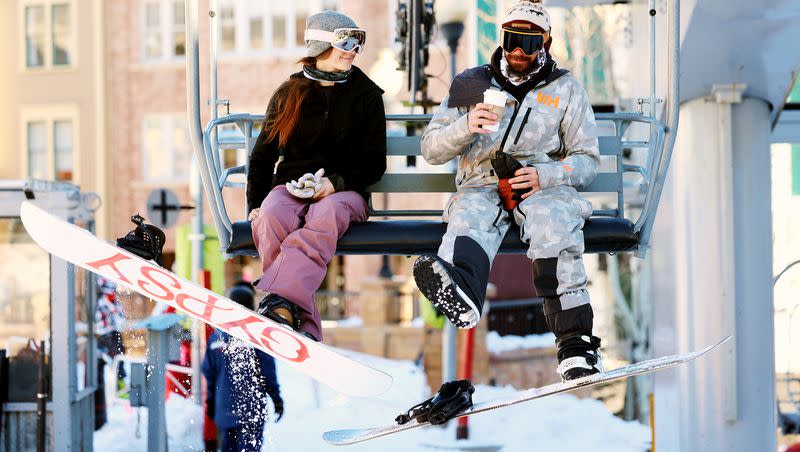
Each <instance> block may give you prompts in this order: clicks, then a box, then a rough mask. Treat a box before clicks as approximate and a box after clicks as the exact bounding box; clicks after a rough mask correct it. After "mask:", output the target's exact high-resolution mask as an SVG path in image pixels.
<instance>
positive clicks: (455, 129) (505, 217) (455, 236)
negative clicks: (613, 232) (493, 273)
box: [414, 1, 602, 380]
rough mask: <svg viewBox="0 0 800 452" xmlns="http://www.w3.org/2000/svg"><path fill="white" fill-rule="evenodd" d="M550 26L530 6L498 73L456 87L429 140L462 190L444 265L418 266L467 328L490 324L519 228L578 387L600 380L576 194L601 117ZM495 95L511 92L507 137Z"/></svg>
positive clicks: (510, 25) (505, 39)
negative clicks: (557, 53)
mask: <svg viewBox="0 0 800 452" xmlns="http://www.w3.org/2000/svg"><path fill="white" fill-rule="evenodd" d="M550 31H551V28H550V16H549V14H548V13H547V11H546V10H545V9H544V7H543V6H542V5H541V4H540V3H539V2H532V1H521V2H519V3H518V4H517V5H516V6H514V7H513V8H512V9H511V11H510V12H509V13H508V15H507V16H506V17H505V19H504V20H503V22H502V46H501V47H500V48H498V49H497V50H496V51H495V53H494V55H493V56H492V62H491V64H489V65H486V66H481V67H477V68H472V69H468V70H466V71H464V72H462V73H461V74H459V75H458V76H457V77H456V79H455V80H454V81H453V84H452V86H451V88H450V93H449V95H448V96H447V98H446V99H445V100H444V101H443V102H442V105H441V106H439V108H438V109H437V110H436V112H435V114H434V117H433V119H432V120H431V122H430V124H429V125H428V127H427V129H426V130H425V132H424V134H423V136H422V155H423V157H424V158H425V160H427V161H428V162H429V163H431V164H444V163H446V162H448V161H450V160H451V159H453V158H456V157H458V170H457V174H456V186H457V191H456V193H454V194H453V196H452V197H451V198H450V200H449V202H448V204H447V206H446V208H445V212H444V220H445V221H446V222H447V223H448V225H447V232H446V233H445V235H444V237H443V238H442V244H441V246H440V248H439V250H438V253H437V255H424V256H421V257H420V258H419V259H417V261H416V262H415V263H414V278H415V280H416V282H417V286H418V287H419V288H420V291H421V292H422V293H423V295H425V296H426V297H427V298H428V299H429V300H431V302H432V303H433V304H434V305H435V306H436V307H437V309H438V310H439V311H441V312H442V313H444V314H445V315H446V316H447V317H448V319H450V321H451V322H453V323H454V324H455V325H456V326H458V327H460V328H472V327H474V326H475V325H476V324H477V323H478V321H479V320H480V316H481V309H482V307H483V301H484V297H485V293H486V284H487V281H488V274H489V268H490V267H491V262H492V260H493V259H494V256H495V254H496V253H497V250H498V248H499V247H500V243H501V241H502V239H503V237H504V236H505V234H506V232H507V230H508V227H509V225H510V222H511V221H512V219H513V221H515V222H516V223H517V224H518V225H519V226H520V233H521V236H522V240H523V241H524V242H526V243H528V244H529V249H528V252H527V255H528V257H529V258H531V259H533V260H534V284H535V286H536V289H537V292H538V293H539V295H540V296H542V297H544V312H545V316H546V320H547V323H548V325H549V327H550V329H551V330H552V331H553V333H555V335H556V345H557V346H558V361H559V366H558V373H559V374H560V375H561V377H562V378H563V379H564V380H572V379H577V378H581V377H584V376H587V375H591V374H595V373H598V372H601V371H602V364H601V361H600V355H599V353H598V349H599V347H600V339H599V338H597V337H595V336H593V335H592V317H593V314H592V308H591V306H590V304H589V294H588V292H587V291H586V273H585V270H584V266H583V259H582V255H583V251H584V245H583V232H582V231H581V228H582V227H583V224H584V220H585V219H586V218H588V217H589V216H590V215H591V213H592V205H591V203H590V202H589V201H587V200H586V199H584V198H583V197H581V195H579V194H578V192H577V190H576V187H581V186H585V185H587V184H589V183H590V182H591V181H592V180H593V179H594V177H595V175H596V173H597V166H598V161H599V149H598V141H597V135H596V130H595V129H596V126H595V122H594V113H593V111H592V108H591V105H590V103H589V99H588V96H587V94H586V91H585V90H584V89H583V87H582V86H581V85H580V84H579V83H578V81H576V80H575V79H574V78H572V77H571V76H570V75H569V73H568V71H566V70H564V69H560V68H558V67H557V66H556V63H555V61H553V59H552V58H551V56H550V54H549V48H550V45H551V44H552V39H551V36H550ZM487 89H496V90H501V91H503V92H505V93H506V94H507V100H506V102H505V107H504V111H503V114H502V115H501V117H500V118H499V122H500V124H499V126H500V127H499V131H497V132H490V131H488V130H486V129H484V128H483V127H482V126H486V125H493V124H496V123H497V121H496V120H497V119H498V116H497V115H495V114H493V113H492V112H491V111H490V110H491V107H492V106H491V105H487V104H484V103H483V102H482V101H483V95H484V91H485V90H487Z"/></svg>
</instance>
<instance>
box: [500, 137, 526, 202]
mask: <svg viewBox="0 0 800 452" xmlns="http://www.w3.org/2000/svg"><path fill="white" fill-rule="evenodd" d="M492 168H494V173H495V174H496V175H497V179H498V181H497V191H498V192H499V193H500V199H502V200H503V207H505V208H506V210H513V209H514V207H516V206H517V204H518V203H519V202H520V201H522V195H523V194H524V193H525V190H523V189H512V188H511V184H510V183H509V182H508V180H509V179H510V178H512V177H514V173H515V172H517V170H519V169H520V168H522V164H521V163H519V162H518V161H517V159H515V158H514V157H511V156H510V155H508V154H506V153H505V152H502V151H497V152H496V153H495V154H494V157H492Z"/></svg>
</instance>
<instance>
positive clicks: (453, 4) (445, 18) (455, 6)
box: [436, 0, 467, 79]
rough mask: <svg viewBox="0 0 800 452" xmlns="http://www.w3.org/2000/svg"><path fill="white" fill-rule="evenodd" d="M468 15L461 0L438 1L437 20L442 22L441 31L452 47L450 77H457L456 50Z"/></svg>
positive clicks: (448, 44)
mask: <svg viewBox="0 0 800 452" xmlns="http://www.w3.org/2000/svg"><path fill="white" fill-rule="evenodd" d="M466 17H467V8H466V7H465V6H464V5H463V2H462V1H459V0H439V1H438V2H436V21H437V22H438V23H439V24H440V25H439V31H440V32H441V33H442V36H444V38H445V40H447V46H448V47H450V78H451V79H454V78H456V74H457V73H458V71H457V69H456V68H457V66H456V50H457V49H458V41H459V40H460V39H461V35H462V34H464V19H466Z"/></svg>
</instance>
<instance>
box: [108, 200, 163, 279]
mask: <svg viewBox="0 0 800 452" xmlns="http://www.w3.org/2000/svg"><path fill="white" fill-rule="evenodd" d="M131 221H132V222H133V223H134V224H135V225H136V229H134V230H132V231H131V232H129V233H127V234H126V235H125V237H120V238H118V239H117V246H118V247H120V248H123V249H126V250H128V251H130V252H131V253H133V254H135V255H137V256H139V257H141V258H143V259H148V260H152V261H155V263H157V264H158V265H160V266H162V267H163V266H164V264H163V263H162V260H161V251H162V250H163V248H164V240H165V236H164V231H162V230H161V229H159V228H157V227H155V226H153V225H152V224H145V219H144V218H143V217H142V216H141V215H139V214H138V213H137V214H136V215H134V216H132V217H131Z"/></svg>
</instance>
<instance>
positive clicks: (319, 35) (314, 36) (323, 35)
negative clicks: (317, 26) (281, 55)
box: [303, 30, 336, 43]
mask: <svg viewBox="0 0 800 452" xmlns="http://www.w3.org/2000/svg"><path fill="white" fill-rule="evenodd" d="M334 36H336V35H335V33H334V32H332V31H325V30H306V33H305V36H304V37H303V38H304V39H305V40H306V41H322V42H327V43H331V42H333V38H334Z"/></svg>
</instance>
